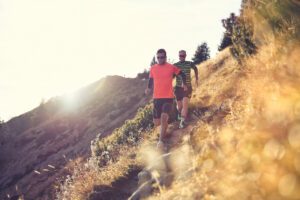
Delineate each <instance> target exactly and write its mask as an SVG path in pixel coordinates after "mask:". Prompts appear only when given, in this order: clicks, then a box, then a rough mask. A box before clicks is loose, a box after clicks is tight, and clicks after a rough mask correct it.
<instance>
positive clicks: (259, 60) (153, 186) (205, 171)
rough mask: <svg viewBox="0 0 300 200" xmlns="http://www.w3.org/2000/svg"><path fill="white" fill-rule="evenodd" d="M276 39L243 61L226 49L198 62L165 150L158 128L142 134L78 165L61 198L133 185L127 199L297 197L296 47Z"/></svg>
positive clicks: (120, 193)
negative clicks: (186, 105)
mask: <svg viewBox="0 0 300 200" xmlns="http://www.w3.org/2000/svg"><path fill="white" fill-rule="evenodd" d="M273 44H274V43H271V44H269V45H266V46H263V47H261V49H260V51H259V52H258V53H257V55H255V56H253V57H252V58H248V60H247V64H245V65H244V66H241V65H240V64H239V63H238V62H237V61H236V60H235V59H234V58H233V57H232V56H231V53H230V50H229V49H226V50H224V51H222V52H221V53H220V54H219V55H218V56H217V58H216V59H211V60H209V61H207V62H205V63H203V64H201V65H199V66H198V69H199V74H200V75H199V76H200V77H199V78H200V84H199V85H200V86H199V88H197V89H195V92H194V93H193V97H192V100H191V105H190V108H191V112H190V115H191V119H190V122H189V126H188V127H187V128H185V129H178V128H177V127H178V122H174V123H173V124H171V125H170V128H169V130H168V135H169V136H168V137H169V139H168V140H167V142H166V144H167V147H168V148H167V149H168V150H167V154H164V153H162V152H158V151H157V150H156V148H155V146H156V143H157V139H158V133H159V129H153V130H149V131H146V132H145V133H142V137H141V139H140V140H139V141H138V142H131V143H129V144H126V145H125V144H124V145H123V146H121V147H118V149H119V151H118V152H119V154H118V156H119V159H115V158H114V159H113V161H112V162H110V163H109V164H108V165H107V166H105V167H103V168H102V169H101V170H100V171H99V170H94V168H93V167H92V166H90V165H89V163H86V164H85V165H84V166H81V165H78V166H77V169H76V170H75V173H73V174H72V178H71V179H68V182H65V183H64V184H63V185H62V186H61V188H60V191H59V192H58V194H57V197H58V199H64V200H66V199H75V198H76V199H89V200H94V199H95V200H96V199H113V200H121V199H127V198H128V197H129V196H130V192H131V194H132V190H133V189H134V186H133V183H135V184H136V187H135V189H136V193H134V194H133V196H132V200H133V199H139V197H140V196H139V195H140V194H143V195H144V197H148V198H147V199H195V200H196V199H205V200H207V199H218V200H219V199H220V200H221V199H228V200H240V199H245V200H246V199H255V200H256V199H270V200H271V199H272V200H273V199H282V200H283V199H287V200H289V199H291V200H292V199H299V198H300V193H299V191H300V183H299V177H300V164H299V163H300V160H299V158H300V157H299V150H300V149H299V148H300V145H299V141H300V140H299V136H300V135H299V133H300V132H299V130H300V129H299V120H300V118H299V117H300V115H299V113H300V112H299V108H300V107H299V102H300V90H299V89H300V88H299V85H300V74H299V72H300V69H299V67H300V66H299V63H300V60H299V57H298V55H299V53H300V49H299V46H298V45H296V46H294V45H291V46H287V48H288V51H287V53H286V54H284V53H282V52H281V51H275V48H274V46H273ZM277 49H278V47H277ZM137 170H140V171H141V172H142V173H144V174H145V173H146V174H147V173H148V172H149V171H150V175H147V177H146V180H149V181H150V182H144V181H145V180H142V179H144V178H141V177H143V176H142V175H141V174H140V175H139V177H140V178H141V179H140V180H139V181H138V180H137V179H136V177H137V174H138V171H137ZM142 170H143V171H142ZM134 175H135V176H134ZM166 177H167V178H166ZM169 178H170V179H169ZM151 180H152V181H151ZM118 183H121V184H118ZM138 183H140V185H138ZM144 183H146V186H147V183H150V184H148V186H147V187H146V188H143V187H145V185H144ZM126 185H127V187H126ZM139 187H140V188H139ZM138 188H139V189H138ZM151 192H152V195H150V194H151ZM137 194H139V195H137ZM143 195H142V196H143ZM149 195H150V196H149Z"/></svg>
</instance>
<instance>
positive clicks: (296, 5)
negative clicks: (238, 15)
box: [251, 0, 300, 41]
mask: <svg viewBox="0 0 300 200" xmlns="http://www.w3.org/2000/svg"><path fill="white" fill-rule="evenodd" d="M251 6H253V7H254V10H255V11H256V12H257V13H258V14H259V15H260V16H262V17H263V18H264V19H265V20H266V21H267V22H268V23H269V25H270V26H271V28H272V30H273V32H274V34H275V36H280V35H281V33H282V32H284V33H285V34H286V36H287V38H288V39H297V40H298V41H300V2H299V0H276V1H275V0H269V1H258V0H252V3H251Z"/></svg>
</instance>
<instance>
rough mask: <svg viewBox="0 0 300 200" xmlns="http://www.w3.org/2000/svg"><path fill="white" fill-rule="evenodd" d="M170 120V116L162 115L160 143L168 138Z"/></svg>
mask: <svg viewBox="0 0 300 200" xmlns="http://www.w3.org/2000/svg"><path fill="white" fill-rule="evenodd" d="M168 119H169V115H168V114H167V113H162V114H161V127H160V136H159V140H160V141H163V140H164V138H165V136H166V133H167V128H168Z"/></svg>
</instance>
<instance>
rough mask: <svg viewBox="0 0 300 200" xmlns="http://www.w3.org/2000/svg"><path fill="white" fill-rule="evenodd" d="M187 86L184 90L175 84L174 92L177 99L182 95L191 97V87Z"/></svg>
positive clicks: (182, 96) (179, 99) (180, 98)
mask: <svg viewBox="0 0 300 200" xmlns="http://www.w3.org/2000/svg"><path fill="white" fill-rule="evenodd" d="M187 88H188V90H187V91H184V89H183V87H178V86H176V87H175V88H174V93H175V96H176V100H177V101H181V100H182V99H183V98H184V97H188V98H189V99H190V98H191V97H192V87H191V86H188V87H187Z"/></svg>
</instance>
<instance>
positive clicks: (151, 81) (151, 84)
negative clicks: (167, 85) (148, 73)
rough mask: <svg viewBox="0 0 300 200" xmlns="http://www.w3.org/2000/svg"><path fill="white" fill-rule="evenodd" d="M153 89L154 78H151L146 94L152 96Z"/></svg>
mask: <svg viewBox="0 0 300 200" xmlns="http://www.w3.org/2000/svg"><path fill="white" fill-rule="evenodd" d="M152 88H153V78H149V81H148V87H147V89H146V90H145V94H150V92H151V89H152Z"/></svg>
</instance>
